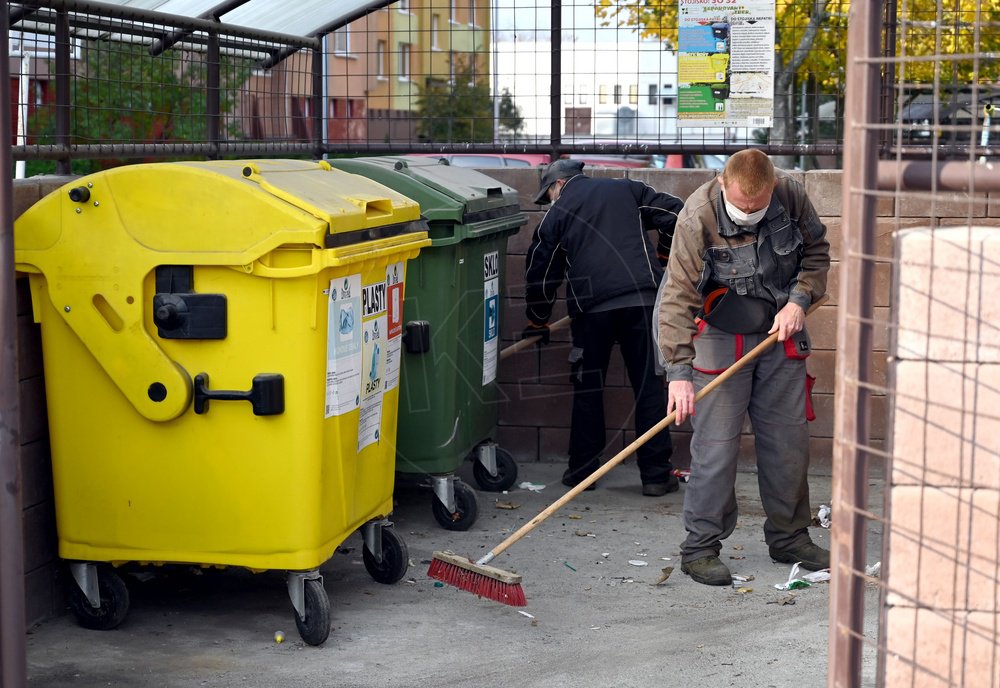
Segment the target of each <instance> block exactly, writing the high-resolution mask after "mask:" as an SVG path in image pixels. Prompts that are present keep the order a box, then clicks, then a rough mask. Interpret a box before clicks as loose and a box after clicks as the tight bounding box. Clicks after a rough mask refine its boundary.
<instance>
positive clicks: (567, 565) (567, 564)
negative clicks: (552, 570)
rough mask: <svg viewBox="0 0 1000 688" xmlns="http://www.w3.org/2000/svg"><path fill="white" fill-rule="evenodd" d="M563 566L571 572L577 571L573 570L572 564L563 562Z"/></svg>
mask: <svg viewBox="0 0 1000 688" xmlns="http://www.w3.org/2000/svg"><path fill="white" fill-rule="evenodd" d="M563 566H565V567H566V568H568V569H569V570H570V571H576V569H575V568H573V567H572V566H570V563H569V562H568V561H564V562H563Z"/></svg>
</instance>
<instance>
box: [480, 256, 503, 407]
mask: <svg viewBox="0 0 1000 688" xmlns="http://www.w3.org/2000/svg"><path fill="white" fill-rule="evenodd" d="M499 347H500V252H499V251H493V252H492V253H487V254H486V255H484V256H483V386H484V387H485V386H486V385H488V384H490V383H491V382H493V381H494V380H495V379H496V378H497V355H498V352H499Z"/></svg>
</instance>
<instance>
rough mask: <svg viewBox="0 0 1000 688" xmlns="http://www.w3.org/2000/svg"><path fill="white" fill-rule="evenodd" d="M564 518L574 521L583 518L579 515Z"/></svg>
mask: <svg viewBox="0 0 1000 688" xmlns="http://www.w3.org/2000/svg"><path fill="white" fill-rule="evenodd" d="M566 518H571V519H573V520H574V521H579V520H580V519H581V518H583V516H581V515H580V514H570V515H569V516H567V517H566Z"/></svg>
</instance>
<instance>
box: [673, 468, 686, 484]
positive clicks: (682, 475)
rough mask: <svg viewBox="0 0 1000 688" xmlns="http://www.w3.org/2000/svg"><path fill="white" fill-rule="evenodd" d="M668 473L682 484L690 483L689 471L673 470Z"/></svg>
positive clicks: (684, 469)
mask: <svg viewBox="0 0 1000 688" xmlns="http://www.w3.org/2000/svg"><path fill="white" fill-rule="evenodd" d="M670 472H671V473H672V474H673V475H675V476H676V477H677V479H678V480H680V481H681V482H682V483H686V482H690V481H691V471H689V470H688V469H686V468H675V469H674V470H672V471H670Z"/></svg>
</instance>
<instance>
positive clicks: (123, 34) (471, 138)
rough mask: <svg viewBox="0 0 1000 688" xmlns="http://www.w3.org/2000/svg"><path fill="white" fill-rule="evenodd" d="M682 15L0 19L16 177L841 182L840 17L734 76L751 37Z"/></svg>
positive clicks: (500, 11)
mask: <svg viewBox="0 0 1000 688" xmlns="http://www.w3.org/2000/svg"><path fill="white" fill-rule="evenodd" d="M685 1H686V0H682V2H681V3H680V4H678V2H675V1H674V2H666V1H664V2H659V1H654V2H647V3H643V4H642V5H641V8H642V9H641V10H639V9H637V6H636V5H635V4H634V3H629V2H619V1H618V0H598V1H596V2H595V0H563V1H562V2H559V1H557V2H554V3H541V2H537V1H532V0H495V1H494V2H487V1H486V0H461V1H456V0H400V1H398V2H395V3H392V4H389V5H387V6H385V7H383V8H381V9H374V10H371V11H369V12H368V13H367V14H365V15H364V16H361V17H360V18H358V19H355V20H353V21H351V22H349V23H348V24H346V25H344V26H341V27H340V28H336V29H334V30H332V32H330V33H326V34H323V35H312V36H302V37H296V36H285V35H281V34H273V33H268V32H265V31H259V30H258V31H255V30H251V29H246V28H243V27H235V26H231V25H228V24H225V23H216V22H210V21H207V20H200V19H190V20H184V19H183V18H178V17H174V16H173V15H162V16H160V15H157V14H156V13H153V12H142V11H138V10H133V9H131V8H130V7H121V6H119V7H118V9H117V10H116V11H115V12H113V13H111V12H109V13H102V12H101V11H100V8H99V7H97V6H95V5H94V4H93V3H85V2H82V1H81V2H73V1H64V2H58V3H56V2H52V3H47V2H35V3H9V7H10V10H11V17H12V18H11V22H10V40H11V43H10V45H11V50H12V55H13V56H14V57H15V58H21V59H19V60H16V61H14V62H13V63H12V65H13V68H12V81H13V82H14V83H13V84H12V90H13V92H14V93H16V95H17V97H16V98H15V103H16V104H15V112H14V114H15V119H14V121H15V122H17V123H18V124H19V125H20V127H21V130H20V137H19V138H16V139H15V141H14V143H15V157H16V158H18V159H32V160H39V159H49V160H52V159H60V158H61V159H63V160H64V164H65V161H66V160H68V159H69V158H73V159H92V160H103V161H109V160H126V159H128V160H133V161H134V160H141V159H146V158H151V157H158V158H162V157H176V156H178V155H182V156H188V157H190V156H209V157H211V156H218V155H248V154H267V153H272V152H273V153H276V154H285V155H288V154H297V155H313V156H319V155H322V154H336V155H340V154H357V153H371V152H425V153H436V154H441V153H452V154H457V153H490V154H497V153H504V154H507V155H508V156H510V157H509V158H508V159H507V161H513V164H517V163H518V159H517V157H516V155H517V154H520V155H522V156H541V157H522V158H521V160H520V162H522V163H525V162H526V163H527V164H532V163H537V162H539V161H543V160H545V159H546V158H545V157H544V156H549V157H550V158H551V156H557V155H563V154H580V155H588V156H591V157H593V156H600V155H607V156H614V157H613V158H608V159H606V160H603V162H606V163H608V164H612V163H615V164H622V165H629V166H664V165H667V164H668V161H667V156H669V155H674V156H677V157H676V158H675V159H674V160H673V161H672V163H671V164H673V165H675V166H681V165H687V166H692V165H698V166H715V165H718V164H719V162H720V161H719V159H718V158H717V156H724V155H725V154H726V153H727V152H731V151H734V150H738V149H740V148H744V147H746V146H748V145H753V146H760V147H763V148H765V150H767V151H768V152H771V153H774V154H781V155H785V156H787V157H786V158H785V159H783V160H780V161H779V163H780V164H782V165H783V166H785V167H795V166H798V167H801V168H804V169H806V168H811V167H817V166H826V167H832V166H836V165H837V156H838V155H839V153H840V141H841V139H842V130H841V122H842V120H843V117H842V114H843V92H844V79H843V47H844V44H845V35H846V34H845V24H846V14H845V12H846V7H847V3H846V2H842V1H841V0H827V1H826V2H820V3H814V2H801V1H784V2H779V3H777V5H776V9H774V10H772V11H771V14H770V15H769V19H770V21H772V22H773V23H772V24H769V26H772V27H776V28H774V29H773V30H772V31H771V33H766V32H765V33H764V34H762V37H758V38H756V39H754V40H757V41H758V43H757V44H754V45H753V46H752V47H753V48H754V50H756V51H757V53H753V52H752V51H751V52H749V53H747V55H749V57H744V58H742V59H739V58H738V55H737V53H738V51H739V49H740V45H741V43H740V41H741V39H740V36H741V35H748V34H745V33H744V34H741V33H740V32H739V31H738V30H737V28H736V25H737V24H738V23H739V17H738V16H737V15H736V14H732V11H734V10H733V9H732V8H731V7H729V6H728V5H727V6H726V7H723V8H722V9H720V10H719V11H718V12H715V13H714V14H711V15H707V14H706V15H705V16H706V17H709V19H718V20H719V21H718V22H715V24H716V25H717V26H716V27H715V28H714V29H712V30H713V31H715V33H716V34H717V36H716V41H715V44H714V45H712V44H709V45H707V46H704V45H699V44H696V43H694V42H692V41H694V40H695V39H693V38H691V36H693V35H695V33H692V31H693V30H694V29H696V28H698V27H697V26H696V24H695V23H692V22H691V20H690V19H689V17H688V14H687V12H688V8H686V7H685V4H684V3H685ZM755 3H757V4H759V3H758V0H747V3H746V4H747V5H748V6H751V7H752V6H754V5H755ZM765 4H766V3H765ZM689 5H690V7H694V6H695V5H696V3H689ZM733 7H736V4H735V3H734V4H733ZM112 14H113V15H114V16H111V15H112ZM685 22H687V23H685ZM706 22H707V20H706ZM747 26H749V24H747ZM719 27H723V28H719ZM743 42H744V43H746V42H747V39H743ZM692 48H694V49H704V50H705V51H715V52H697V51H695V52H692V50H691V49H692ZM730 52H732V55H730V54H729V53H730ZM706 74H707V75H706ZM702 82H710V83H702ZM740 89H743V90H742V91H741V90H740ZM748 89H749V90H748ZM753 89H757V90H753ZM751 92H752V93H754V94H756V95H761V94H763V96H765V100H766V102H767V111H766V112H765V113H764V114H765V115H766V116H764V117H754V116H746V117H737V120H733V119H718V121H719V122H720V124H719V125H718V126H711V121H709V122H708V124H706V123H705V122H704V121H702V122H701V123H700V124H699V125H698V126H695V125H694V124H695V123H694V122H693V121H692V118H691V116H690V111H691V110H692V105H691V104H692V103H695V104H696V105H697V104H698V98H701V99H702V100H703V101H705V102H701V103H700V105H701V106H703V107H704V108H707V110H711V109H712V108H713V107H714V108H716V113H714V114H716V115H720V116H721V113H724V112H726V111H727V110H730V111H732V112H734V113H735V112H737V111H738V110H739V108H740V107H741V105H745V104H746V103H747V102H749V101H748V100H746V99H745V98H744V99H743V100H741V99H740V97H738V96H739V94H740V93H742V94H743V95H747V94H748V93H751ZM772 103H773V104H772ZM709 114H712V113H709ZM734 116H735V115H734ZM60 118H64V119H60ZM703 119H704V118H703ZM709 119H710V120H711V117H709ZM734 121H736V122H737V123H735V124H734ZM70 152H71V153H72V155H70ZM623 156H628V157H627V158H626V157H623ZM595 161H596V162H601V161H602V160H601V158H596V159H595ZM504 162H505V161H504ZM98 164H101V163H89V164H88V165H89V166H90V167H93V166H95V165H98Z"/></svg>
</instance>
